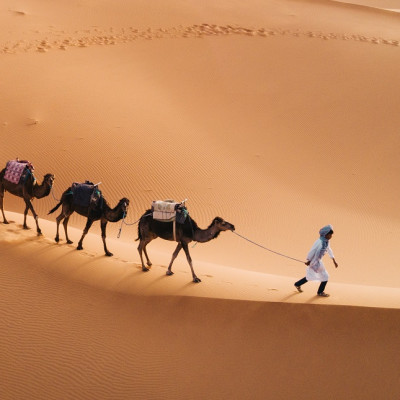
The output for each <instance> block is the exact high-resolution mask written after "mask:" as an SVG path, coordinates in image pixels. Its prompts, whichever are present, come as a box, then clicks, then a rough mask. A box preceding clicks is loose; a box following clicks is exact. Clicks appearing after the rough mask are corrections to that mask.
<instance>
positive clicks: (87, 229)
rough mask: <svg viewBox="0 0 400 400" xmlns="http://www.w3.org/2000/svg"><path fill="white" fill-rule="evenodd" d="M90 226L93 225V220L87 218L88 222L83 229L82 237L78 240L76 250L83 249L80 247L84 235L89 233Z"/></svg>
mask: <svg viewBox="0 0 400 400" xmlns="http://www.w3.org/2000/svg"><path fill="white" fill-rule="evenodd" d="M92 224H93V220H92V219H89V218H88V220H87V221H86V226H85V229H84V230H83V233H82V237H81V238H80V240H79V243H78V247H77V248H76V249H77V250H82V249H83V247H82V242H83V239H84V238H85V236H86V234H87V233H88V232H89V229H90V227H91V226H92Z"/></svg>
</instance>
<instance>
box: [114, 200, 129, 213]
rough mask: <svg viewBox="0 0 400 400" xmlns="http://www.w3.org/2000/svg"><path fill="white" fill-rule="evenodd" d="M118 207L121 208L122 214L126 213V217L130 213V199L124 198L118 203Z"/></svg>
mask: <svg viewBox="0 0 400 400" xmlns="http://www.w3.org/2000/svg"><path fill="white" fill-rule="evenodd" d="M117 207H121V209H122V212H123V213H125V215H126V214H127V212H128V207H129V199H127V198H126V197H123V198H122V199H121V200H120V201H119V202H118V206H117Z"/></svg>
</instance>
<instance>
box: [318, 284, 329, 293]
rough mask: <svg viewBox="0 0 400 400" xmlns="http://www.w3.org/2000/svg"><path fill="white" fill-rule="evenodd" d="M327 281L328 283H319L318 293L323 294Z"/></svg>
mask: <svg viewBox="0 0 400 400" xmlns="http://www.w3.org/2000/svg"><path fill="white" fill-rule="evenodd" d="M327 283H328V281H324V282H321V284H320V285H319V288H318V294H319V295H321V293H324V290H325V287H326V284H327Z"/></svg>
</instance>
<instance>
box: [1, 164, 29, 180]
mask: <svg viewBox="0 0 400 400" xmlns="http://www.w3.org/2000/svg"><path fill="white" fill-rule="evenodd" d="M27 167H28V168H29V169H30V170H33V166H32V164H31V163H30V162H28V161H26V162H25V161H14V160H12V161H9V162H8V163H7V166H6V172H5V174H4V179H6V180H7V181H9V182H11V183H15V184H16V185H18V183H19V182H20V180H21V177H22V174H23V173H24V171H25V169H26V168H27Z"/></svg>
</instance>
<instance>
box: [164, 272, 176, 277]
mask: <svg viewBox="0 0 400 400" xmlns="http://www.w3.org/2000/svg"><path fill="white" fill-rule="evenodd" d="M165 274H166V275H168V276H170V275H173V274H174V273H173V272H172V271H167V272H166V273H165Z"/></svg>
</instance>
